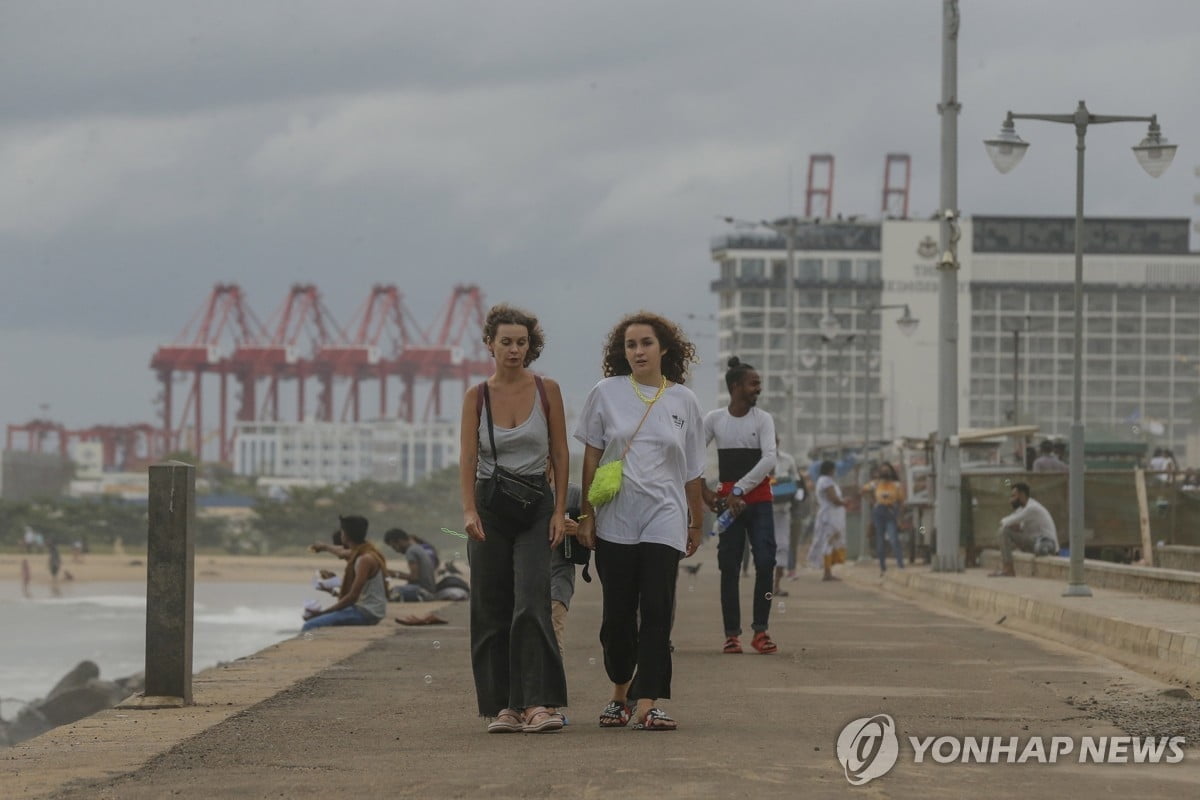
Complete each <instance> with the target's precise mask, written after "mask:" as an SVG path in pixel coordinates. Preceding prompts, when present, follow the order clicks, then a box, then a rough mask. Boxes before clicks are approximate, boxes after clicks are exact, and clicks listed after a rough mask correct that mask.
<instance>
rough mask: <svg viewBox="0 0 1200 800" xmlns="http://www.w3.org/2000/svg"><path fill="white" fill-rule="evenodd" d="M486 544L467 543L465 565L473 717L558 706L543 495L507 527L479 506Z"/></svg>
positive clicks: (562, 689)
mask: <svg viewBox="0 0 1200 800" xmlns="http://www.w3.org/2000/svg"><path fill="white" fill-rule="evenodd" d="M475 498H476V503H477V508H478V509H479V519H480V520H481V521H482V522H483V531H484V534H485V535H486V536H487V539H486V540H485V541H482V542H477V541H475V540H474V539H472V540H471V541H469V542H467V559H468V563H469V564H470V565H471V669H472V671H473V672H474V674H475V694H476V697H477V699H478V701H479V713H480V714H481V715H482V716H485V717H494V716H496V715H497V714H499V713H500V712H501V711H503V710H504V709H506V708H517V709H523V708H528V707H529V706H565V705H566V704H567V679H566V677H565V675H564V674H563V664H562V657H561V656H560V655H559V652H558V643H557V640H556V639H555V637H554V625H553V623H552V622H551V618H550V543H549V540H548V539H547V536H548V534H549V530H550V515H551V514H552V513H553V512H554V495H553V494H551V493H550V492H549V490H547V492H546V494H545V497H544V498H543V499H542V504H541V506H540V507H539V508H538V513H537V514H536V516H535V518H534V520H533V522H532V523H530V524H529V525H528V526H526V527H525V528H520V527H519V526H514V525H511V524H508V523H506V522H504V521H503V520H501V519H499V518H497V517H495V516H493V515H491V514H489V513H488V511H487V509H485V508H483V502H482V499H481V498H480V496H479V486H478V485H477V486H476V492H475Z"/></svg>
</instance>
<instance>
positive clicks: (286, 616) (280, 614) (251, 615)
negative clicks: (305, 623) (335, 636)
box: [192, 606, 302, 629]
mask: <svg viewBox="0 0 1200 800" xmlns="http://www.w3.org/2000/svg"><path fill="white" fill-rule="evenodd" d="M192 620H193V622H194V623H197V624H205V625H233V626H244V627H252V628H270V629H275V628H288V627H290V628H299V627H300V623H301V621H302V620H301V616H300V607H299V606H297V607H295V608H283V607H280V606H267V607H260V606H255V607H251V606H236V607H235V608H231V609H229V610H227V611H215V612H205V613H202V614H195V615H194V616H193V617H192Z"/></svg>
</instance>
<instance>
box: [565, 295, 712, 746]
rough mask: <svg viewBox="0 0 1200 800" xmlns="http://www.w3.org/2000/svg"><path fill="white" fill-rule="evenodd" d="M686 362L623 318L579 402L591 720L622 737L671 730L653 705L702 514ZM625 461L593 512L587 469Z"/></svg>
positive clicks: (664, 335) (683, 348)
mask: <svg viewBox="0 0 1200 800" xmlns="http://www.w3.org/2000/svg"><path fill="white" fill-rule="evenodd" d="M692 361H695V347H694V346H693V345H692V344H691V342H689V341H687V339H685V338H684V336H683V334H682V333H681V332H680V330H679V328H678V327H677V326H676V325H675V324H674V323H672V322H670V321H669V320H666V319H664V318H662V317H660V316H658V315H656V314H650V313H646V312H639V313H637V314H632V315H630V316H627V317H625V318H624V319H623V320H621V322H619V323H618V324H617V325H616V327H614V328H613V329H612V331H611V332H610V333H609V336H608V343H607V345H606V346H605V355H604V374H605V375H606V376H607V377H605V378H604V380H602V381H600V382H599V383H597V384H596V385H595V387H593V388H592V391H591V392H590V393H589V394H588V397H587V400H586V401H585V402H584V406H583V411H582V412H581V413H580V417H579V424H578V426H577V427H576V429H575V438H577V439H579V440H580V441H581V442H583V443H584V445H586V451H585V453H584V458H583V508H582V510H581V514H582V516H581V517H580V525H579V534H578V535H579V541H580V542H581V543H583V544H584V546H586V547H594V548H595V550H596V572H597V573H598V574H599V576H600V584H601V586H602V587H603V594H604V615H603V621H602V623H601V626H600V642H601V644H602V645H603V647H604V667H605V669H606V670H607V672H608V677H609V679H610V680H611V681H612V683H613V694H612V701H611V702H610V703H609V704H608V706H607V707H606V708H605V709H604V711H603V712H602V713H601V715H600V726H601V727H605V728H619V727H624V726H625V725H627V724H628V723H629V721H630V719H631V718H632V719H633V721H634V727H635V728H636V729H638V730H651V731H666V730H675V727H676V723H675V720H673V719H671V718H670V717H669V716H668V715H667V714H666V712H664V711H663V710H662V709H660V708H658V707H657V701H658V700H659V699H664V698H670V696H671V645H670V636H671V617H672V610H673V609H674V606H675V578H676V575H677V573H678V569H679V559H680V558H681V557H684V558H686V557H687V556H690V555H692V554H693V553H695V552H696V548H697V547H699V545H700V537H701V530H700V522H701V520H702V519H703V513H704V505H703V498H702V496H701V490H700V486H701V482H702V480H703V474H704V467H705V447H704V428H703V412H702V411H701V409H700V403H699V401H697V400H696V395H695V394H693V393H692V390H691V389H688V388H687V387H686V386H684V385H683V382H684V381H685V380H686V379H687V370H688V364H689V363H691V362H692ZM639 424H640V426H641V427H640V428H639ZM626 447H628V452H626ZM622 453H625V457H624V463H623V465H622V472H623V477H622V480H621V488H620V491H618V492H617V495H616V497H614V498H613V499H612V500H610V501H609V502H607V503H605V504H604V505H601V506H598V507H596V508H593V507H592V505H591V503H590V502H588V499H587V496H588V490H589V489H590V487H591V484H592V479H593V478H594V476H595V474H596V468H597V467H598V466H599V465H600V463H601V461H604V462H605V463H607V462H609V461H615V460H617V459H618V458H620V457H621V454H622ZM634 701H636V707H635V708H630V703H631V702H634Z"/></svg>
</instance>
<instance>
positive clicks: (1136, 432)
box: [1133, 425, 1142, 436]
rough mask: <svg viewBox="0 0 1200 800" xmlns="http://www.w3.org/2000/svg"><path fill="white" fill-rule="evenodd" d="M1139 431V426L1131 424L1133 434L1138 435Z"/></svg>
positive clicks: (1140, 430)
mask: <svg viewBox="0 0 1200 800" xmlns="http://www.w3.org/2000/svg"><path fill="white" fill-rule="evenodd" d="M1141 432H1142V429H1141V428H1139V427H1138V426H1137V425H1134V426H1133V435H1134V436H1137V435H1138V434H1139V433H1141Z"/></svg>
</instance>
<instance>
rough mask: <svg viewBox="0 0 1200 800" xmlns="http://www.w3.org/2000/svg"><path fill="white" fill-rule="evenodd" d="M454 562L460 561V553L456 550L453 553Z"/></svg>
mask: <svg viewBox="0 0 1200 800" xmlns="http://www.w3.org/2000/svg"><path fill="white" fill-rule="evenodd" d="M454 560H455V561H460V560H462V553H460V552H458V551H457V550H455V551H454Z"/></svg>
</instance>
